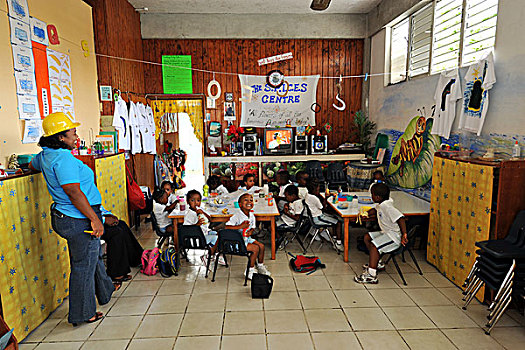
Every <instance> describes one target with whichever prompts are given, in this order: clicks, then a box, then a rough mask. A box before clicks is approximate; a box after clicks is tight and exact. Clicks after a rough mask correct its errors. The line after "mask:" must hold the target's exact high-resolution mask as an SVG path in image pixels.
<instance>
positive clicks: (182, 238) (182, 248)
mask: <svg viewBox="0 0 525 350" xmlns="http://www.w3.org/2000/svg"><path fill="white" fill-rule="evenodd" d="M178 234H179V250H178V251H177V255H178V257H177V259H178V260H179V261H180V256H181V255H182V254H184V255H185V256H186V260H188V253H187V251H188V250H190V249H194V250H205V251H206V256H207V257H208V262H207V264H206V275H205V277H206V278H208V271H209V270H210V261H211V255H212V254H211V247H210V246H209V245H208V243H206V238H205V237H204V233H202V229H201V227H200V226H198V225H181V226H179V227H178Z"/></svg>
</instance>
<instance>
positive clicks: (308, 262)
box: [288, 253, 326, 274]
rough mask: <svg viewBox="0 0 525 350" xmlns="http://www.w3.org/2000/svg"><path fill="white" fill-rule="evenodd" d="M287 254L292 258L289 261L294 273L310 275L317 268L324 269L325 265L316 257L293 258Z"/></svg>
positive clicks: (299, 256) (301, 256)
mask: <svg viewBox="0 0 525 350" xmlns="http://www.w3.org/2000/svg"><path fill="white" fill-rule="evenodd" d="M288 254H289V255H290V256H291V257H292V259H290V267H291V268H292V270H294V271H295V272H307V273H308V274H311V273H314V272H315V271H316V270H317V269H318V268H322V269H324V268H325V267H326V265H325V264H323V263H321V259H319V258H318V257H317V256H304V255H297V256H293V255H292V254H291V253H288Z"/></svg>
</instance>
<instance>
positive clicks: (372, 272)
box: [368, 267, 377, 277]
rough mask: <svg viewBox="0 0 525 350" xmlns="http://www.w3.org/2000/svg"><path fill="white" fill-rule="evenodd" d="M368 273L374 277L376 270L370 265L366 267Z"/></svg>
mask: <svg viewBox="0 0 525 350" xmlns="http://www.w3.org/2000/svg"><path fill="white" fill-rule="evenodd" d="M368 273H369V274H370V276H372V277H376V276H377V270H376V269H373V268H371V267H369V268H368Z"/></svg>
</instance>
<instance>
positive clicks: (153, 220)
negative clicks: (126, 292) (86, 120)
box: [150, 212, 173, 249]
mask: <svg viewBox="0 0 525 350" xmlns="http://www.w3.org/2000/svg"><path fill="white" fill-rule="evenodd" d="M150 215H151V227H152V228H153V231H155V233H156V234H157V236H159V238H160V240H159V241H158V242H157V248H159V249H160V248H161V247H162V245H163V244H164V242H165V241H166V239H167V238H169V237H173V236H172V235H169V234H167V233H166V232H162V231H161V230H160V227H159V223H158V221H157V218H156V217H155V214H154V213H153V212H151V214H150Z"/></svg>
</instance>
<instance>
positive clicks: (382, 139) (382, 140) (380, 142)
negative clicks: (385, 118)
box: [372, 133, 388, 159]
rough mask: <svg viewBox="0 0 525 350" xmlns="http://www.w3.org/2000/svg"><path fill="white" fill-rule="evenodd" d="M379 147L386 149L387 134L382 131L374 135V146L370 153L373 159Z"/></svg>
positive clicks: (375, 157)
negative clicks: (372, 151) (372, 152)
mask: <svg viewBox="0 0 525 350" xmlns="http://www.w3.org/2000/svg"><path fill="white" fill-rule="evenodd" d="M380 148H386V149H388V136H387V135H385V134H382V133H378V134H377V136H376V147H375V149H374V154H373V155H372V157H373V158H374V159H377V152H379V149H380Z"/></svg>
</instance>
